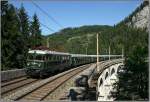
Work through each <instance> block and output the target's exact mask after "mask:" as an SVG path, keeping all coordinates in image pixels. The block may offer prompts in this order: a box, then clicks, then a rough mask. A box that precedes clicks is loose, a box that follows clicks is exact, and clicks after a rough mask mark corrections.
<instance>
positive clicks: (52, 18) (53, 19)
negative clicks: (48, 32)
mask: <svg viewBox="0 0 150 102" xmlns="http://www.w3.org/2000/svg"><path fill="white" fill-rule="evenodd" d="M31 2H32V3H33V4H34V5H35V6H36V7H37V8H38V9H39V10H41V11H42V12H43V13H44V14H45V15H46V16H47V17H49V18H50V19H51V20H52V21H53V22H55V23H56V24H57V25H58V26H59V27H61V28H63V26H62V25H61V24H60V23H59V22H58V21H57V20H55V18H54V17H52V16H51V15H50V14H48V13H47V12H46V11H44V10H43V9H42V8H41V7H40V6H39V5H38V4H36V3H35V2H34V1H33V0H31Z"/></svg>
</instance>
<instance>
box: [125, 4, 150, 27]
mask: <svg viewBox="0 0 150 102" xmlns="http://www.w3.org/2000/svg"><path fill="white" fill-rule="evenodd" d="M131 24H132V26H133V27H137V28H148V26H149V5H147V6H145V7H143V9H142V10H140V11H139V12H137V13H136V14H135V15H134V16H133V17H132V21H131V22H128V23H127V25H131Z"/></svg>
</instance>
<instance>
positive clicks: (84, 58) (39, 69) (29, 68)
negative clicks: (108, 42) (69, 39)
mask: <svg viewBox="0 0 150 102" xmlns="http://www.w3.org/2000/svg"><path fill="white" fill-rule="evenodd" d="M112 57H113V56H112ZM96 58H97V57H96V55H84V54H70V53H64V52H57V51H50V50H35V49H34V50H29V51H28V57H27V64H26V67H25V69H26V70H25V71H26V74H27V75H28V76H29V77H40V78H44V77H47V76H50V75H53V74H56V73H59V72H62V71H65V70H68V69H70V68H73V67H77V66H79V65H83V64H88V63H94V62H96ZM107 59H108V56H107V55H106V56H105V55H103V56H101V57H100V60H107Z"/></svg>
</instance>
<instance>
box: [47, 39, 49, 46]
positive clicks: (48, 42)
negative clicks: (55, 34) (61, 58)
mask: <svg viewBox="0 0 150 102" xmlns="http://www.w3.org/2000/svg"><path fill="white" fill-rule="evenodd" d="M47 48H49V38H47Z"/></svg>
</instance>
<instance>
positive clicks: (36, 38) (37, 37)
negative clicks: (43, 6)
mask: <svg viewBox="0 0 150 102" xmlns="http://www.w3.org/2000/svg"><path fill="white" fill-rule="evenodd" d="M30 31H31V37H30V38H31V41H32V42H31V46H33V47H37V46H40V45H42V36H41V30H40V23H39V20H38V18H37V15H36V14H34V16H33V21H32V22H31V27H30Z"/></svg>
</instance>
